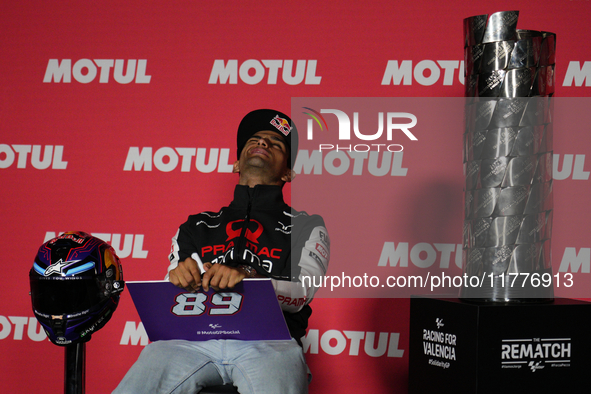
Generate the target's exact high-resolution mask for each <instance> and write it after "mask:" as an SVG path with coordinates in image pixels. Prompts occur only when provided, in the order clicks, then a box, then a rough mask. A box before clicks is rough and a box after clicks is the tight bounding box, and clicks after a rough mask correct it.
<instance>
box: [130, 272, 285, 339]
mask: <svg viewBox="0 0 591 394" xmlns="http://www.w3.org/2000/svg"><path fill="white" fill-rule="evenodd" d="M126 286H127V288H128V289H129V293H130V294H131V297H132V299H133V302H134V304H135V307H136V309H137V311H138V313H139V315H140V318H141V320H142V323H143V324H144V328H145V329H146V332H147V334H148V337H149V338H150V341H152V342H154V341H159V340H170V339H185V340H189V341H207V340H210V339H239V340H245V341H258V340H289V339H291V336H290V335H289V331H288V329H287V325H286V323H285V319H284V317H283V313H282V311H281V308H280V306H279V303H278V302H277V297H276V295H275V291H274V290H273V285H272V284H271V281H270V280H269V279H245V280H243V281H242V282H240V283H239V284H238V285H236V287H234V289H232V290H229V291H218V292H216V291H215V290H213V289H210V290H209V291H208V292H204V291H198V292H195V293H189V292H186V291H185V290H183V289H180V288H178V287H176V286H174V285H173V284H171V283H169V282H167V281H150V282H127V283H126Z"/></svg>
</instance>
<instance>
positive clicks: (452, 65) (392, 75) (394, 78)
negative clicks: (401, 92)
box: [382, 60, 464, 86]
mask: <svg viewBox="0 0 591 394" xmlns="http://www.w3.org/2000/svg"><path fill="white" fill-rule="evenodd" d="M442 77H443V81H442V84H443V85H444V86H449V85H453V82H454V79H455V78H457V81H458V82H459V83H461V84H462V85H463V84H464V62H463V61H459V60H437V61H434V60H421V61H420V62H418V63H416V64H415V65H414V66H413V63H412V60H402V61H401V62H400V63H399V62H398V60H389V61H388V64H387V66H386V70H385V71H384V76H383V78H382V85H391V84H393V85H400V84H402V85H412V83H413V81H414V82H417V83H418V84H419V85H423V86H431V85H434V84H436V83H437V82H439V81H440V80H441V78H442Z"/></svg>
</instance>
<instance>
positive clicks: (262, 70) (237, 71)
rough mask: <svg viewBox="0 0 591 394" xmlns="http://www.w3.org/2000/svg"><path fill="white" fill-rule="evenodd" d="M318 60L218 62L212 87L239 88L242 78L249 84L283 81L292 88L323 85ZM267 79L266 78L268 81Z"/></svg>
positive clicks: (211, 81)
mask: <svg viewBox="0 0 591 394" xmlns="http://www.w3.org/2000/svg"><path fill="white" fill-rule="evenodd" d="M316 62H317V61H316V60H256V59H249V60H246V61H244V62H242V64H240V65H238V60H236V59H230V60H227V61H225V60H223V59H216V60H215V61H214V63H213V67H212V68H211V74H210V76H209V83H210V84H222V85H223V84H230V85H235V84H237V83H238V80H239V79H240V81H241V82H243V83H245V84H247V85H256V84H258V83H261V82H263V81H265V80H266V83H267V84H268V85H275V84H277V80H278V79H279V77H281V80H282V81H283V82H284V83H286V84H288V85H299V84H301V83H303V84H304V85H319V84H320V81H321V79H322V77H320V76H317V75H316ZM265 77H266V79H265Z"/></svg>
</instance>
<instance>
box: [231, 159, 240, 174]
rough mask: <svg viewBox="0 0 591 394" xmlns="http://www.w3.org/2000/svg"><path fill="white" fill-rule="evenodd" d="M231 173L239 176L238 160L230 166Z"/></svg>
mask: <svg viewBox="0 0 591 394" xmlns="http://www.w3.org/2000/svg"><path fill="white" fill-rule="evenodd" d="M232 173H234V174H239V173H240V160H236V161H235V162H234V164H233V165H232Z"/></svg>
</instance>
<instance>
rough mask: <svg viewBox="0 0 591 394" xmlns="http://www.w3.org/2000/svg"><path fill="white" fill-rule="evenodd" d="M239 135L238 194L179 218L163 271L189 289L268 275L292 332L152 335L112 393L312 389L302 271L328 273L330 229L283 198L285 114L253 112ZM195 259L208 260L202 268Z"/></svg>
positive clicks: (288, 138) (290, 141)
mask: <svg viewBox="0 0 591 394" xmlns="http://www.w3.org/2000/svg"><path fill="white" fill-rule="evenodd" d="M237 140H238V160H237V161H236V162H235V163H234V172H235V173H238V174H239V181H238V185H237V186H236V188H235V190H234V200H233V201H232V202H231V203H230V205H229V206H227V207H224V208H222V209H221V210H220V211H219V212H203V213H200V214H198V215H191V216H189V219H188V220H187V222H185V223H184V224H182V225H181V226H180V228H179V230H178V232H177V234H176V235H175V236H174V238H173V244H172V252H171V254H170V262H171V264H170V266H169V268H168V275H167V277H168V279H169V280H170V282H172V283H173V284H174V285H176V286H179V287H182V288H184V289H185V290H187V291H196V290H199V289H200V288H203V290H205V291H208V289H209V288H210V287H211V288H213V289H215V290H219V289H226V288H232V287H234V286H235V285H236V284H237V283H239V282H240V281H242V280H243V279H244V278H252V277H268V278H271V279H272V283H273V287H274V289H275V292H276V294H277V299H278V300H279V303H280V305H281V308H282V310H283V314H284V316H285V320H286V322H287V326H288V328H289V332H290V334H291V336H292V340H291V341H238V340H209V341H201V342H191V341H181V340H178V341H157V342H154V343H151V344H150V345H148V346H146V348H145V349H144V350H143V351H142V353H141V354H140V357H139V358H138V361H137V362H136V363H135V364H134V365H133V366H132V367H131V369H130V370H129V371H128V373H127V375H126V376H125V377H124V379H123V380H122V381H121V383H120V384H119V386H118V387H117V389H116V390H115V393H198V392H199V391H200V390H201V389H202V388H203V387H207V386H214V385H221V384H229V383H231V384H233V385H234V386H236V387H237V388H238V391H239V392H240V393H252V394H255V393H256V394H259V393H269V394H284V393H294V394H295V393H307V392H308V379H307V373H308V369H307V366H306V363H305V360H304V357H303V351H302V349H301V347H300V346H301V338H302V337H303V336H304V335H305V332H306V328H307V325H308V318H309V317H310V314H311V313H312V310H311V308H310V306H309V305H308V304H309V303H310V301H311V300H312V298H313V297H314V292H315V291H316V289H315V288H310V287H304V286H303V285H302V284H303V283H306V284H308V285H309V284H310V282H312V283H320V282H318V281H316V282H315V281H308V280H306V281H301V278H302V277H322V276H324V275H325V274H326V269H327V266H328V256H329V238H328V234H327V232H326V228H325V226H324V221H323V220H322V218H321V217H320V216H317V215H311V216H310V215H308V214H307V213H305V212H298V211H295V210H293V209H291V207H289V206H288V205H287V204H286V203H285V202H284V200H283V194H282V187H283V185H284V184H285V182H290V181H291V180H292V178H293V177H294V173H293V171H292V167H293V163H294V162H295V154H294V155H293V156H294V157H291V152H292V151H293V152H297V144H298V140H297V129H296V127H295V125H293V124H292V123H291V120H290V119H289V117H287V116H286V115H285V114H283V113H281V112H278V111H274V110H268V109H261V110H256V111H252V112H250V113H249V114H247V115H246V116H245V117H244V119H243V120H242V121H241V122H240V125H239V128H238V138H237ZM195 254H197V256H195ZM191 256H193V257H195V259H194V258H192V257H191ZM197 257H199V259H198V260H200V261H204V262H206V263H205V264H203V267H202V268H203V270H201V269H200V267H199V264H198V262H197V261H196V260H197V259H196V258H197ZM263 323H264V322H261V330H264V329H265V327H264V324H263Z"/></svg>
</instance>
